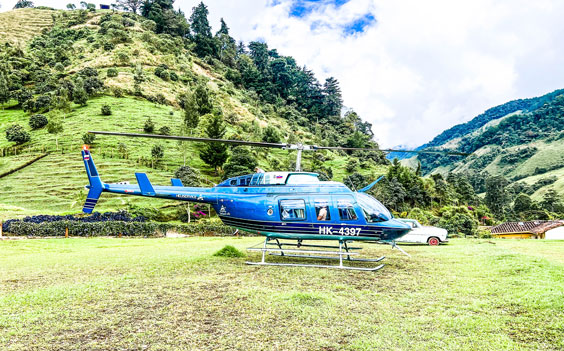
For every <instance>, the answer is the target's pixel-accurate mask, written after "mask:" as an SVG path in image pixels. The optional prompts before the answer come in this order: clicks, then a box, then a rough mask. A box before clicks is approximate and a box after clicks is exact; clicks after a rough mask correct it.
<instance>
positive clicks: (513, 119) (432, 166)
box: [410, 89, 564, 199]
mask: <svg viewBox="0 0 564 351" xmlns="http://www.w3.org/2000/svg"><path fill="white" fill-rule="evenodd" d="M433 148H440V149H445V150H452V151H461V152H468V153H472V154H471V155H470V156H468V157H465V158H461V157H453V156H444V155H432V154H428V155H427V154H426V155H419V156H418V157H417V158H416V159H410V163H413V162H417V161H419V162H421V164H422V170H423V172H424V173H426V174H430V173H437V172H439V173H446V172H455V173H465V174H468V175H469V176H470V177H474V178H476V177H479V178H484V177H485V175H486V173H487V174H489V175H503V176H504V177H506V178H507V179H508V180H509V181H510V182H512V183H516V182H520V183H521V184H529V185H533V184H535V183H537V182H539V181H540V184H541V185H542V186H537V187H536V189H535V191H534V194H533V198H537V199H539V198H540V197H541V196H542V195H543V194H544V193H545V192H546V191H547V190H548V189H549V188H554V189H555V190H557V191H558V192H559V193H560V194H563V195H564V178H562V175H564V90H562V89H560V90H556V91H553V92H551V93H549V94H546V95H543V96H540V97H536V98H530V99H520V100H514V101H510V102H508V103H505V104H503V105H500V106H496V107H493V108H491V109H488V110H487V111H485V112H484V113H483V114H480V115H478V116H476V117H475V118H474V119H472V120H471V121H469V122H467V123H463V124H459V125H456V126H454V127H452V128H450V129H448V130H446V131H444V132H442V133H441V134H439V135H438V136H437V137H435V138H434V139H433V140H432V141H431V142H429V143H427V144H424V145H422V146H420V147H419V149H433ZM543 180H544V181H543Z"/></svg>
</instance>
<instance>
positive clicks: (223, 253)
mask: <svg viewBox="0 0 564 351" xmlns="http://www.w3.org/2000/svg"><path fill="white" fill-rule="evenodd" d="M213 255H214V256H216V257H229V258H237V257H245V254H244V253H242V252H241V251H239V250H237V249H236V248H235V247H234V246H231V245H225V246H224V247H223V249H221V250H219V251H217V252H216V253H214V254H213Z"/></svg>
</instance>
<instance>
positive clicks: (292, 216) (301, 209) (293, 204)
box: [280, 199, 306, 221]
mask: <svg viewBox="0 0 564 351" xmlns="http://www.w3.org/2000/svg"><path fill="white" fill-rule="evenodd" d="M280 218H282V220H284V221H303V220H304V219H306V211H305V201H304V200H301V199H299V200H280Z"/></svg>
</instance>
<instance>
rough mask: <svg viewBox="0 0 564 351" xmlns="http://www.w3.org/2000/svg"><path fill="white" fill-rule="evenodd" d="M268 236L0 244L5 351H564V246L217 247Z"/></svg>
mask: <svg viewBox="0 0 564 351" xmlns="http://www.w3.org/2000/svg"><path fill="white" fill-rule="evenodd" d="M260 241H261V239H260V238H257V237H254V238H243V239H235V238H210V237H193V238H184V239H114V238H93V239H78V238H76V239H50V240H19V241H3V242H0V251H1V252H2V255H1V256H0V349H2V350H35V349H42V350H63V349H88V350H97V349H112V350H114V349H115V350H119V349H127V350H138V349H147V350H168V349H179V350H192V349H194V350H375V349H398V350H399V349H403V350H408V349H409V350H431V349H444V350H521V349H522V350H526V349H531V350H543V349H546V350H561V349H562V348H564V278H563V273H562V272H563V269H564V262H563V261H562V259H561V258H562V257H564V242H557V241H552V242H551V241H540V240H538V241H533V240H522V241H513V240H488V241H486V240H462V239H458V240H457V239H454V240H452V241H451V243H450V244H448V245H444V246H440V247H428V246H407V245H405V247H404V248H405V249H406V250H407V251H408V252H409V253H411V255H412V257H411V258H408V257H406V256H403V255H401V254H400V253H399V252H398V251H397V250H393V251H392V250H391V249H390V247H389V246H373V245H363V246H365V250H363V253H365V254H367V255H370V256H378V255H386V256H388V257H387V258H386V260H385V261H386V263H387V265H386V267H385V268H384V269H382V270H380V271H378V272H375V273H373V272H358V271H356V272H353V271H341V270H330V269H315V268H290V267H257V266H248V265H245V264H244V261H245V258H233V259H227V258H220V257H213V256H212V255H213V253H214V252H216V251H217V250H219V249H221V248H223V247H224V246H225V245H233V246H235V247H236V248H237V249H240V250H244V249H245V248H246V247H249V246H251V245H253V244H256V243H258V242H260ZM247 259H252V260H258V259H259V255H258V254H256V253H255V254H251V255H249V257H247ZM269 259H270V260H273V261H274V260H275V259H274V258H269ZM278 261H280V259H278Z"/></svg>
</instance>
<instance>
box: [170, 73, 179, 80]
mask: <svg viewBox="0 0 564 351" xmlns="http://www.w3.org/2000/svg"><path fill="white" fill-rule="evenodd" d="M170 80H172V81H173V82H176V81H178V74H176V72H172V71H171V72H170Z"/></svg>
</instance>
